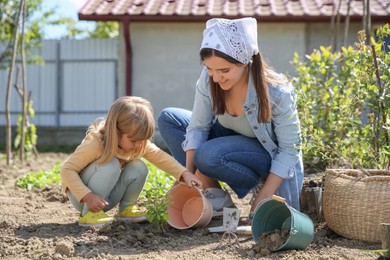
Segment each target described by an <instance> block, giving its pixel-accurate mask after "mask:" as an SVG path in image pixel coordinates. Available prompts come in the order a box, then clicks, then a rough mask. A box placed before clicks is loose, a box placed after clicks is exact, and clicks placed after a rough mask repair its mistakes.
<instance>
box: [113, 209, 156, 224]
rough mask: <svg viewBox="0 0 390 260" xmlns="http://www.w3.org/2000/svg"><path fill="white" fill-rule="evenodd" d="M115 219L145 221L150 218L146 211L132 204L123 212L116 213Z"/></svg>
mask: <svg viewBox="0 0 390 260" xmlns="http://www.w3.org/2000/svg"><path fill="white" fill-rule="evenodd" d="M115 219H116V220H122V221H130V222H143V221H146V220H148V215H147V213H146V211H143V210H141V209H140V208H139V207H138V206H137V205H130V206H128V207H127V208H125V209H124V210H123V211H122V212H119V213H118V214H116V215H115Z"/></svg>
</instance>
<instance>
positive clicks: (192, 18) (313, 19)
mask: <svg viewBox="0 0 390 260" xmlns="http://www.w3.org/2000/svg"><path fill="white" fill-rule="evenodd" d="M78 17H79V20H83V21H99V22H107V21H116V22H121V21H124V20H127V21H130V22H180V23H183V22H184V23H194V22H195V23H196V22H206V21H207V20H209V19H211V18H215V17H216V16H210V15H199V16H196V15H189V16H178V15H166V16H165V15H110V14H108V15H101V14H99V15H97V14H88V15H86V14H80V13H79V14H78ZM218 17H219V18H227V19H237V18H242V17H245V16H226V15H225V16H223V15H222V16H218ZM252 17H254V18H256V20H257V21H258V22H269V23H321V22H330V19H331V17H328V16H309V15H302V16H261V17H259V16H252ZM344 19H345V17H341V21H343V20H344ZM362 19H363V18H362V16H351V17H350V22H362ZM388 21H389V17H388V16H371V22H374V23H382V22H385V23H386V22H388Z"/></svg>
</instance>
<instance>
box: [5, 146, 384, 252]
mask: <svg viewBox="0 0 390 260" xmlns="http://www.w3.org/2000/svg"><path fill="white" fill-rule="evenodd" d="M66 157H67V154H63V153H41V154H40V155H39V158H38V159H31V160H30V161H29V162H26V163H24V164H23V165H21V163H20V162H18V161H17V162H15V165H14V166H7V165H6V160H5V159H4V158H1V159H0V258H1V259H85V258H87V259H235V260H237V259H260V258H261V259H379V258H380V254H378V253H372V252H367V250H375V249H380V248H381V244H380V243H379V244H378V243H367V242H362V241H357V240H349V239H345V238H343V237H340V236H338V235H337V234H335V233H334V232H332V231H331V230H329V229H328V228H327V226H326V223H324V222H318V221H315V220H313V222H314V224H315V235H314V240H313V241H312V243H311V244H310V245H309V246H308V247H307V248H306V249H305V250H287V251H281V252H275V253H272V254H269V255H266V256H262V255H261V254H260V253H256V251H255V250H254V249H255V246H256V243H255V242H254V240H253V239H252V237H251V235H245V234H239V235H238V244H239V245H237V244H234V243H229V241H228V240H224V241H222V242H220V241H221V238H222V233H209V232H208V230H207V228H199V229H189V230H176V229H174V228H172V227H169V226H168V227H167V231H166V233H165V234H162V233H161V232H160V231H159V230H158V229H157V227H156V226H154V225H153V224H152V223H138V224H137V223H134V224H126V223H123V222H122V223H120V222H117V223H114V224H113V225H112V226H110V227H107V228H102V229H93V228H82V227H80V226H78V224H77V212H76V211H75V210H74V208H73V207H72V206H71V204H70V202H69V201H68V200H67V199H66V198H65V197H64V196H63V195H62V194H61V191H60V188H59V187H58V186H51V187H47V188H44V189H40V190H33V191H24V190H22V189H20V188H18V187H16V186H15V181H16V179H17V178H19V177H22V176H24V175H25V174H27V173H28V172H31V171H38V170H49V169H51V168H53V166H54V165H55V163H56V162H58V161H63V160H64V159H65V158H66ZM233 199H234V201H235V203H236V205H237V207H238V208H240V209H241V210H242V212H241V216H244V217H245V216H247V214H248V210H249V206H248V201H249V199H250V196H247V197H246V198H245V199H243V200H238V199H237V198H236V197H234V196H233ZM109 214H111V215H113V214H115V212H114V211H113V210H112V212H109ZM242 221H245V219H244V218H243V219H242ZM220 225H222V219H219V220H213V221H212V222H211V223H210V224H209V226H220Z"/></svg>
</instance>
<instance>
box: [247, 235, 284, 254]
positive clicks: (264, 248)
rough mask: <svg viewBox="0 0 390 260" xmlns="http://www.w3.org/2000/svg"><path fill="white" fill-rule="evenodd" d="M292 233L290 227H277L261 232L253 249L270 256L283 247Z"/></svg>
mask: <svg viewBox="0 0 390 260" xmlns="http://www.w3.org/2000/svg"><path fill="white" fill-rule="evenodd" d="M289 235H290V230H288V229H275V230H273V231H268V232H264V233H262V234H260V236H259V240H257V242H256V244H255V245H254V247H253V249H254V250H255V252H256V253H258V254H260V255H261V256H268V255H270V254H272V253H273V252H275V251H277V250H278V248H279V247H281V246H282V245H283V244H284V243H285V242H286V240H287V239H288V237H289Z"/></svg>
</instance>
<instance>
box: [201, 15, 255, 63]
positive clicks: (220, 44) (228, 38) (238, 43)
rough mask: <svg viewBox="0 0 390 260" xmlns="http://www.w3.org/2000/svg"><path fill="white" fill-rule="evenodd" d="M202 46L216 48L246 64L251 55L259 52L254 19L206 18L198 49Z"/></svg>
mask: <svg viewBox="0 0 390 260" xmlns="http://www.w3.org/2000/svg"><path fill="white" fill-rule="evenodd" d="M203 48H210V49H214V50H218V51H220V52H223V53H225V54H226V55H228V56H230V57H232V58H234V59H236V60H238V61H239V62H241V63H243V64H248V63H249V61H250V60H251V59H252V56H253V55H255V54H257V53H259V47H258V45H257V22H256V19H254V18H249V17H247V18H241V19H235V20H228V19H223V18H213V19H210V20H208V21H207V22H206V29H205V30H204V31H203V40H202V44H201V47H200V49H203Z"/></svg>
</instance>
